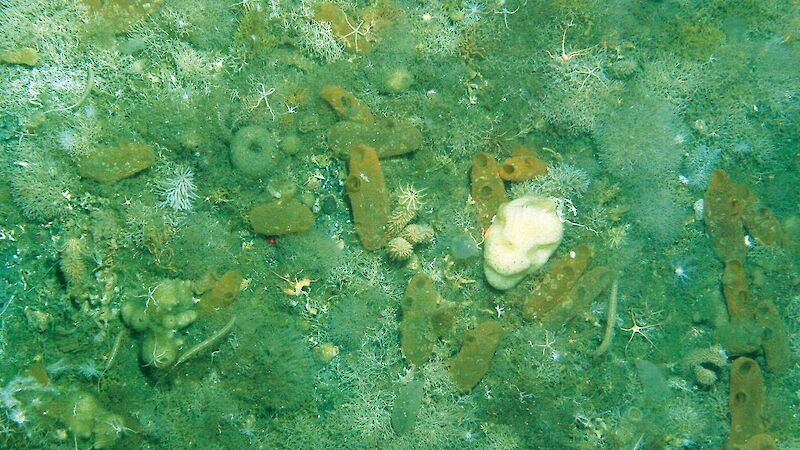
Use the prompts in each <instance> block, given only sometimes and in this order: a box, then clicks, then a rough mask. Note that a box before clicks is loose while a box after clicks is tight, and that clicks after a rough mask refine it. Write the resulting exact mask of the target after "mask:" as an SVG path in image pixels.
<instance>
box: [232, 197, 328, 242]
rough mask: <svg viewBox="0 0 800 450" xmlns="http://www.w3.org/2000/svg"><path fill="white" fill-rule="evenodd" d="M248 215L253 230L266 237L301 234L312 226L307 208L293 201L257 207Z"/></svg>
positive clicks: (312, 220)
mask: <svg viewBox="0 0 800 450" xmlns="http://www.w3.org/2000/svg"><path fill="white" fill-rule="evenodd" d="M248 215H249V217H250V225H252V226H253V230H255V232H256V233H259V234H263V235H266V236H280V235H283V234H289V233H302V232H304V231H308V230H310V229H311V227H312V226H313V225H314V216H313V215H312V214H311V210H310V209H309V208H308V206H305V205H303V204H302V203H300V202H298V201H297V200H294V199H289V200H281V201H278V202H273V203H267V204H264V205H258V206H256V207H254V208H253V209H251V210H250V213H249V214H248Z"/></svg>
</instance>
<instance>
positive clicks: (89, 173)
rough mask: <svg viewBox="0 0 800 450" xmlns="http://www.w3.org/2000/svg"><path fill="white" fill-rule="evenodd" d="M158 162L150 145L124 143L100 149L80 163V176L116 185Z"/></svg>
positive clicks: (83, 158) (82, 159) (90, 153)
mask: <svg viewBox="0 0 800 450" xmlns="http://www.w3.org/2000/svg"><path fill="white" fill-rule="evenodd" d="M155 160H156V155H155V153H154V152H153V148H152V147H150V146H149V145H144V144H134V143H131V142H128V141H122V142H120V143H119V144H118V145H116V146H115V147H103V148H98V149H96V150H94V151H92V152H89V153H88V154H87V155H86V156H84V157H82V158H81V159H80V160H79V161H78V174H79V175H80V176H82V177H84V178H89V179H91V180H95V181H99V182H101V183H116V182H117V181H119V180H122V179H124V178H128V177H130V176H133V175H136V174H137V173H139V172H141V171H143V170H145V169H147V168H148V167H150V166H151V165H152V164H153V163H154V162H155Z"/></svg>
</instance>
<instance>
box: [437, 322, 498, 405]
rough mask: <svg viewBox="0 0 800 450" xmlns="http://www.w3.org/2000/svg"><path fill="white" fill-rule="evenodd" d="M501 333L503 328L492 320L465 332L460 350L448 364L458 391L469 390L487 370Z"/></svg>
mask: <svg viewBox="0 0 800 450" xmlns="http://www.w3.org/2000/svg"><path fill="white" fill-rule="evenodd" d="M502 334H503V328H502V327H501V326H500V324H499V323H497V322H496V321H494V320H490V321H488V322H484V323H482V324H480V325H478V327H477V328H475V329H474V330H472V331H469V332H467V335H466V336H465V337H464V344H463V345H462V346H461V351H459V352H458V355H457V356H456V358H455V360H454V361H453V363H452V364H451V365H450V376H451V377H452V378H453V381H454V382H455V384H456V386H457V387H458V389H459V390H460V391H462V392H469V391H471V390H472V388H474V387H475V386H476V385H477V384H478V383H479V382H480V381H481V378H483V376H484V375H486V372H488V371H489V366H490V365H491V363H492V357H493V356H494V352H495V350H497V345H498V344H499V343H500V337H501V336H502Z"/></svg>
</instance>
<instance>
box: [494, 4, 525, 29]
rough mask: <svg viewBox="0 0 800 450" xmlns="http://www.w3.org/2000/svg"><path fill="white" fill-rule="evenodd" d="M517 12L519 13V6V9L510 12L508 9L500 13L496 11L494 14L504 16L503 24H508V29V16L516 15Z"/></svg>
mask: <svg viewBox="0 0 800 450" xmlns="http://www.w3.org/2000/svg"><path fill="white" fill-rule="evenodd" d="M517 11H519V6H517V9H515V10H513V11H510V10H509V9H508V8H503V9H501V10H499V11H495V12H494V13H495V14H502V15H503V23H504V24H506V28H508V16H510V15H512V14H514V13H515V12H517Z"/></svg>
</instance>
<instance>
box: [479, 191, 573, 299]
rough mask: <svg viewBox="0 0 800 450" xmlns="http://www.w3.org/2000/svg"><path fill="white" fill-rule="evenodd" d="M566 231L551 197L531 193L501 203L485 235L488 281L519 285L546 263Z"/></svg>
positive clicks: (496, 284)
mask: <svg viewBox="0 0 800 450" xmlns="http://www.w3.org/2000/svg"><path fill="white" fill-rule="evenodd" d="M563 234H564V225H563V223H562V221H561V218H560V217H559V214H558V207H557V205H556V203H555V201H553V200H552V199H550V198H545V197H537V196H533V195H529V196H525V197H520V198H518V199H516V200H513V201H510V202H508V203H504V204H502V205H501V206H500V208H499V209H498V211H497V215H496V216H495V218H494V222H492V225H491V226H490V227H489V230H488V231H487V235H486V241H485V245H484V250H483V269H484V273H485V274H486V280H487V281H488V282H489V284H490V285H492V287H494V288H495V289H500V290H505V289H510V288H512V287H514V286H516V285H517V283H519V282H520V281H521V280H522V279H523V278H525V276H526V275H528V274H529V273H531V272H534V271H536V270H537V269H539V268H540V267H542V266H543V265H544V264H545V263H546V262H547V260H548V259H549V258H550V255H552V254H553V252H554V251H555V249H556V248H557V247H558V244H560V243H561V237H562V236H563Z"/></svg>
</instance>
